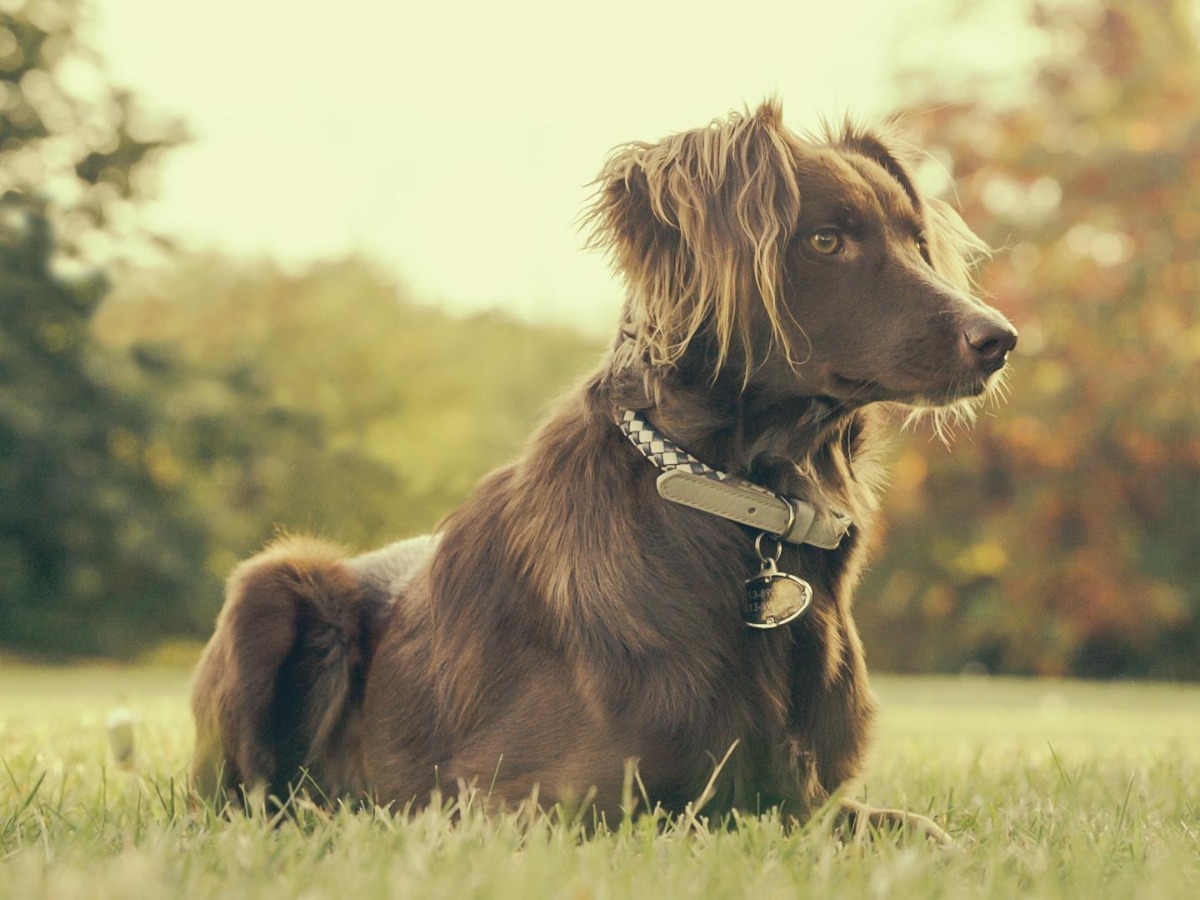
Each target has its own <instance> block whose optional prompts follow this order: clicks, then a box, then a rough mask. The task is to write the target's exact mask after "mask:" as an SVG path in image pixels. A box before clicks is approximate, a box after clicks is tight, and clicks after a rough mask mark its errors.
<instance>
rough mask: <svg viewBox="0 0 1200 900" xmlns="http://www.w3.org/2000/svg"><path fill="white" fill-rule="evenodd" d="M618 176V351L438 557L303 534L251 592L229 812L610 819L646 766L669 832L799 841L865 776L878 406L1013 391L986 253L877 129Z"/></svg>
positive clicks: (215, 774)
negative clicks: (835, 797)
mask: <svg viewBox="0 0 1200 900" xmlns="http://www.w3.org/2000/svg"><path fill="white" fill-rule="evenodd" d="M598 184H599V190H598V193H597V199H596V202H595V206H594V208H593V209H592V211H591V218H590V221H591V224H592V225H593V227H594V241H593V243H594V244H595V245H597V246H599V247H602V248H604V249H607V250H608V251H609V252H610V253H611V256H612V258H613V261H614V264H615V265H616V267H617V269H618V270H619V271H620V273H621V274H622V275H623V276H624V278H625V281H626V283H627V285H628V290H629V294H628V300H627V302H626V307H625V313H624V322H623V326H622V329H621V332H620V335H619V337H618V338H617V340H616V342H615V346H614V347H613V349H612V351H611V352H610V353H609V354H608V355H607V356H606V357H605V359H604V360H603V362H602V364H601V365H600V368H599V370H598V371H597V372H596V374H594V375H593V376H592V377H591V378H590V379H588V380H587V382H586V383H585V384H584V385H583V386H582V387H581V388H580V389H578V390H576V391H574V392H573V393H572V394H571V395H569V396H568V397H567V399H566V401H565V402H564V403H563V404H562V406H561V407H560V408H559V409H558V411H557V412H556V413H555V414H554V415H553V416H552V418H551V419H550V420H549V422H547V424H546V425H544V426H543V427H542V429H541V430H540V431H539V432H538V433H537V434H536V435H535V436H534V438H533V440H532V442H531V444H530V446H529V448H528V449H527V451H526V452H525V454H524V455H523V456H522V457H521V458H520V459H519V460H518V461H517V462H516V463H514V464H513V465H510V466H507V467H505V468H503V469H500V470H498V471H496V472H494V473H492V474H491V475H490V476H488V477H487V478H485V479H484V481H483V482H482V484H481V485H480V486H479V488H478V490H477V491H476V492H475V494H474V496H473V497H471V498H470V499H469V500H468V501H467V502H466V503H465V504H464V505H463V506H462V507H461V508H459V509H458V510H457V511H456V512H454V513H453V514H451V515H450V517H449V518H448V519H447V520H446V522H445V523H444V525H443V526H442V528H441V530H440V534H439V535H438V536H437V537H436V538H418V539H415V540H413V541H407V542H402V543H400V544H396V545H393V546H392V547H389V548H385V549H384V550H381V551H378V552H377V553H374V554H370V555H368V556H364V557H358V558H355V559H346V558H344V557H343V556H342V555H341V554H340V553H339V552H338V551H337V550H336V549H334V548H331V547H329V546H327V545H325V544H322V543H319V542H317V541H313V540H308V539H286V540H283V541H280V542H278V543H277V544H275V545H274V546H272V547H271V548H269V549H268V550H266V551H265V552H264V553H262V554H260V555H259V556H257V557H255V558H253V559H251V560H249V561H248V562H246V563H244V564H242V565H241V566H240V567H239V568H238V569H237V570H236V571H235V572H234V574H233V577H232V578H231V580H230V584H229V590H228V595H227V598H226V603H225V608H224V610H223V611H222V613H221V617H220V619H219V621H218V624H217V631H216V634H215V635H214V636H213V639H212V641H211V643H210V644H209V647H208V650H207V652H206V654H205V656H204V659H203V660H202V661H201V663H200V667H199V671H198V673H197V676H196V682H195V687H194V691H193V709H194V713H195V717H196V725H197V745H196V760H195V776H196V779H197V785H198V787H199V789H200V790H201V791H203V792H205V793H206V794H208V795H210V796H215V797H226V798H229V799H231V800H233V801H235V802H236V801H237V800H238V799H239V797H240V789H242V788H244V787H250V786H254V785H258V784H265V785H266V786H267V789H268V791H270V792H271V793H273V794H274V795H276V796H279V797H286V796H287V795H288V792H289V790H291V789H292V788H293V787H294V786H295V785H296V784H297V783H299V781H300V779H301V776H302V773H307V775H308V777H309V778H311V780H312V783H314V784H315V785H317V786H318V787H319V789H320V792H321V793H322V794H324V795H325V796H326V797H338V796H360V797H361V796H369V797H370V798H372V799H374V800H375V801H377V802H380V803H384V804H391V805H393V806H402V805H404V804H406V803H408V802H410V801H413V802H416V803H418V804H420V803H423V802H427V800H428V798H429V797H430V794H431V792H432V791H433V789H434V788H435V786H438V785H440V786H441V788H442V790H443V792H446V791H451V792H453V791H454V790H455V789H456V785H462V784H470V783H472V782H477V783H478V784H480V785H481V786H483V787H487V786H489V785H490V786H491V788H490V796H491V798H492V799H493V800H495V801H499V802H501V803H515V802H519V801H520V800H522V799H523V798H526V797H528V796H529V795H530V793H531V791H532V790H533V789H534V788H535V786H536V787H537V789H538V790H539V792H540V793H539V796H540V798H541V801H542V802H543V803H553V802H555V801H558V800H563V799H575V800H579V799H581V798H584V797H588V796H590V797H591V798H592V799H593V800H594V803H595V805H596V807H597V808H598V809H599V810H600V811H601V812H604V813H607V814H608V815H609V816H610V817H611V816H613V815H619V814H620V812H621V810H620V809H619V804H620V801H621V795H622V782H623V777H624V773H625V767H626V761H627V760H630V759H633V760H636V761H637V766H638V773H639V775H640V779H641V782H642V783H643V784H644V786H645V791H646V794H647V796H648V797H649V799H650V801H651V802H653V803H656V804H661V805H662V807H663V808H664V809H667V810H680V809H682V808H684V807H685V806H686V805H687V804H688V803H689V802H692V801H695V800H697V799H698V798H699V797H700V796H701V794H702V792H704V794H705V798H706V800H707V801H708V802H709V803H710V804H711V805H710V806H709V807H708V809H709V810H710V811H719V810H722V809H733V808H738V809H749V810H757V809H764V808H767V807H770V806H779V807H781V808H782V809H783V810H784V812H785V813H786V814H790V815H792V816H794V817H798V818H802V817H805V816H807V815H809V814H810V813H811V812H812V810H813V809H814V808H815V807H817V806H818V805H820V804H822V803H824V802H825V801H826V800H828V799H829V798H830V796H831V794H833V792H835V791H836V790H837V789H838V788H839V786H841V785H842V784H844V783H845V782H846V781H847V780H848V779H850V778H852V777H854V776H855V775H856V773H857V772H858V770H859V766H860V763H861V760H862V757H863V751H864V748H865V746H866V743H867V738H868V727H869V724H870V721H871V716H872V700H871V694H870V691H869V689H868V686H867V672H866V667H865V665H864V661H863V650H862V646H861V643H860V641H859V638H858V634H857V632H856V630H855V626H854V621H853V619H852V618H851V613H850V600H851V591H852V589H853V586H854V583H855V581H856V579H857V577H858V574H859V571H860V568H861V566H862V564H863V551H864V547H865V546H866V544H867V543H868V534H869V532H870V530H871V522H872V519H873V517H874V514H875V510H876V507H877V505H878V491H879V486H880V482H881V470H880V464H879V462H878V460H877V458H876V447H877V446H878V443H879V438H878V437H877V434H876V431H877V425H876V417H875V409H876V408H877V404H879V403H880V402H881V401H883V402H890V403H900V404H906V405H910V406H918V407H940V408H950V409H961V408H962V407H963V406H964V405H969V403H970V400H971V398H977V397H980V396H981V395H983V394H984V393H985V392H986V391H987V390H988V389H989V387H990V385H991V383H992V382H993V381H994V380H995V378H994V376H995V375H996V373H997V372H998V371H999V370H1000V369H1001V368H1002V367H1003V366H1004V363H1005V359H1006V355H1007V353H1008V351H1009V350H1010V349H1012V347H1013V346H1014V344H1015V343H1016V332H1015V331H1014V330H1013V328H1012V327H1011V326H1010V325H1009V324H1008V322H1007V321H1005V319H1004V318H1003V317H1002V316H1001V315H1000V314H999V313H997V312H995V311H994V310H992V309H990V308H989V307H987V306H985V305H984V304H983V303H981V302H980V301H978V300H976V299H974V298H973V297H972V296H971V295H970V293H969V286H968V283H967V269H968V264H969V262H970V260H969V259H968V256H969V254H971V253H973V252H975V251H977V250H979V249H981V247H980V244H979V242H978V241H977V240H976V239H974V238H973V236H972V235H971V234H970V232H969V231H967V229H966V227H965V226H964V225H963V224H962V222H961V220H959V219H958V217H957V216H956V215H955V214H954V213H953V212H951V211H950V210H949V209H948V208H947V207H946V206H945V205H944V204H942V203H940V202H939V201H937V200H932V199H928V198H925V197H922V196H921V194H920V192H919V191H918V190H917V189H916V187H915V186H914V184H913V181H912V179H911V177H910V176H909V174H908V172H907V170H906V168H905V166H904V165H903V164H902V162H901V161H900V160H899V159H898V158H897V156H896V154H895V153H894V152H893V151H892V149H890V148H889V146H888V145H887V144H886V143H885V142H884V141H883V140H881V139H880V138H879V137H876V136H875V135H873V134H871V133H869V132H865V131H861V130H855V129H853V128H847V129H845V130H844V131H843V132H841V133H838V134H831V135H829V136H827V137H826V138H823V139H821V140H819V141H816V140H805V139H801V138H799V137H797V136H796V135H794V134H792V133H791V132H789V131H787V130H786V129H785V128H784V127H783V125H782V124H781V121H780V111H779V108H778V106H777V105H776V104H774V103H767V104H765V105H763V106H762V107H761V108H760V109H758V110H757V111H756V112H754V113H753V114H747V115H733V116H731V117H729V118H728V119H727V120H725V121H721V122H716V123H714V124H712V125H711V126H709V127H707V128H701V129H697V130H695V131H689V132H686V133H683V134H679V135H675V136H673V137H670V138H668V139H666V140H664V141H662V142H661V143H658V144H631V145H628V146H625V147H623V148H619V149H618V151H617V152H616V153H615V154H614V155H613V156H612V157H611V158H610V160H609V162H608V164H607V165H606V167H605V169H604V171H603V172H602V173H601V176H600V179H599V181H598ZM635 444H641V445H642V449H641V450H639V449H638V447H636V446H635ZM685 450H686V453H684V451H685ZM688 454H690V455H688ZM714 469H715V470H719V471H720V473H724V476H725V477H722V475H721V474H718V473H717V472H714V471H713V470H714ZM697 473H698V474H697ZM751 483H752V484H753V485H757V486H758V487H757V488H756V487H753V486H751ZM714 485H715V487H714ZM761 488H765V489H767V490H766V491H762V490H761ZM756 498H757V499H756ZM764 517H765V518H764ZM772 517H774V518H772ZM756 576H757V577H756ZM747 623H749V625H748V624H747ZM750 626H753V627H750ZM772 626H777V627H772ZM726 754H728V758H727V759H725V757H726ZM723 759H725V763H724V765H723V766H720V767H719V772H716V769H717V768H718V767H717V765H716V763H717V761H720V760H723ZM715 772H716V774H715V776H714V773H715ZM710 780H711V782H712V783H711V785H710V784H709V782H710ZM706 787H708V788H709V789H708V790H707V791H706ZM846 809H847V812H848V813H849V815H850V817H852V818H855V819H857V820H858V823H859V824H860V825H861V823H863V822H865V821H867V820H870V821H874V822H894V823H898V824H903V823H905V822H907V823H909V824H911V825H913V826H914V827H916V828H918V829H923V830H927V831H929V832H930V833H933V834H940V832H938V830H937V826H935V825H933V823H931V822H928V821H927V820H923V819H919V817H915V816H907V817H906V816H905V815H904V814H902V813H894V812H891V811H881V810H867V809H866V808H865V807H861V806H857V805H854V804H848V805H847V806H846ZM864 812H865V813H869V815H863V813H864Z"/></svg>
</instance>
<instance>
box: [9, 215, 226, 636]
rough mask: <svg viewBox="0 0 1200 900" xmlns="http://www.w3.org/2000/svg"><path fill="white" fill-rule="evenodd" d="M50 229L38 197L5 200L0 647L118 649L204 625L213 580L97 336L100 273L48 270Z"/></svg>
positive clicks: (134, 400)
mask: <svg viewBox="0 0 1200 900" xmlns="http://www.w3.org/2000/svg"><path fill="white" fill-rule="evenodd" d="M50 230H51V228H50V224H49V222H48V220H47V218H46V216H45V214H44V212H43V208H42V206H41V204H39V203H38V202H36V201H33V200H30V199H29V198H23V197H15V198H14V197H12V196H10V197H7V198H5V199H4V200H3V201H0V647H6V648H21V649H23V650H28V651H34V652H49V653H56V654H62V653H65V654H87V653H98V652H105V653H113V654H124V653H129V652H132V651H133V650H134V649H136V648H137V647H138V646H141V645H143V644H144V643H145V642H146V641H147V640H150V639H153V638H154V637H155V636H161V635H167V634H176V633H186V632H191V633H197V632H199V631H200V629H201V627H202V626H203V624H206V623H203V622H202V621H201V620H199V619H198V618H197V612H198V611H199V610H200V609H201V608H202V606H201V604H199V603H198V602H197V601H198V600H199V599H200V598H201V597H202V596H203V594H202V589H203V588H208V589H209V590H210V591H214V592H215V585H212V584H200V583H198V581H199V580H198V579H197V578H196V577H195V576H196V574H197V572H199V571H202V564H203V559H204V554H205V548H206V535H205V533H204V530H203V529H202V528H201V527H200V526H199V525H197V524H196V523H195V521H194V519H193V518H192V517H190V516H189V515H188V507H187V506H186V504H184V503H183V501H182V498H181V496H180V495H179V494H178V492H176V491H174V490H173V488H174V485H173V483H172V479H171V477H170V476H171V470H170V467H169V462H168V461H169V455H170V454H169V451H167V450H166V449H165V448H164V447H162V446H160V445H157V444H155V443H153V442H148V441H147V440H146V435H147V433H148V431H149V427H150V423H151V422H152V414H151V406H150V405H149V404H148V403H146V402H145V401H143V400H142V399H140V398H139V397H138V396H136V395H131V394H129V393H128V392H127V391H125V390H123V389H122V388H121V387H120V386H119V385H118V384H116V383H115V379H116V378H117V376H119V374H120V371H121V366H120V361H119V360H116V359H112V358H107V357H106V356H104V355H102V354H97V353H95V352H94V348H93V347H92V346H91V344H92V341H91V338H90V334H89V330H88V320H89V317H90V316H91V313H92V311H93V310H94V309H95V306H96V303H97V301H98V300H99V298H100V296H101V294H102V292H103V283H102V281H101V279H99V278H98V277H91V278H85V279H80V280H76V281H70V280H67V279H64V278H60V277H56V276H55V275H54V274H53V273H52V272H51V265H52V260H53V254H54V245H53V242H52V240H51V238H50Z"/></svg>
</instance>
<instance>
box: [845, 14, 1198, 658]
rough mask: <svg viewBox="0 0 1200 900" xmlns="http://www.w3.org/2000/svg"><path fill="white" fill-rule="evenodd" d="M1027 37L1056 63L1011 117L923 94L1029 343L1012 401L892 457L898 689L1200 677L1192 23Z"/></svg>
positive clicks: (1006, 108)
mask: <svg viewBox="0 0 1200 900" xmlns="http://www.w3.org/2000/svg"><path fill="white" fill-rule="evenodd" d="M1030 21H1031V24H1032V26H1033V27H1035V28H1037V29H1040V30H1041V31H1042V33H1043V34H1044V35H1045V36H1046V37H1047V38H1048V39H1049V42H1050V46H1051V47H1052V51H1051V52H1050V53H1049V54H1048V55H1047V56H1046V57H1045V58H1044V59H1043V61H1042V62H1041V63H1040V65H1039V67H1038V69H1037V71H1036V76H1035V78H1034V80H1033V82H1032V83H1031V85H1030V86H1029V89H1028V90H1027V91H1024V92H1022V95H1021V96H1020V98H1019V102H1013V103H1011V104H1009V105H1003V104H1001V105H999V106H998V105H997V104H996V103H995V102H994V101H990V102H989V101H985V100H983V99H981V98H982V97H983V96H984V91H983V90H982V88H979V89H977V90H976V91H974V92H972V91H967V92H966V93H962V92H959V93H956V94H951V95H949V96H947V94H946V92H945V91H944V90H943V89H942V88H941V87H940V85H939V84H937V83H935V82H934V80H933V79H932V78H920V79H918V80H917V81H916V82H915V83H914V90H915V91H916V92H917V93H919V94H921V95H922V100H921V102H920V104H919V106H920V107H921V108H922V109H923V110H931V111H922V112H920V113H919V114H914V115H913V116H912V117H911V118H910V119H909V125H910V126H911V128H912V130H913V131H914V132H915V136H916V140H917V142H918V143H920V144H921V145H922V146H924V147H927V148H929V149H930V150H931V151H932V153H933V156H934V158H936V159H939V160H949V161H952V162H951V164H952V167H953V174H954V177H955V180H956V182H957V186H958V188H957V190H958V193H957V198H958V199H959V201H960V202H961V204H962V206H963V208H964V212H965V215H966V218H967V220H968V221H969V222H971V223H972V224H973V225H974V226H975V227H977V228H979V229H980V230H981V231H982V233H983V235H984V237H985V238H986V239H988V240H989V241H990V242H991V243H992V244H993V245H995V246H997V247H999V248H1000V252H999V253H998V255H997V257H996V259H995V260H994V261H993V262H992V263H991V264H990V265H988V266H987V267H986V271H985V273H984V283H983V286H984V288H985V290H986V291H987V292H988V293H989V294H991V295H994V297H995V302H996V303H997V304H998V305H999V306H1001V308H1003V309H1005V310H1006V311H1008V312H1009V313H1010V315H1011V316H1012V318H1013V319H1014V321H1015V322H1016V323H1017V324H1018V327H1019V328H1020V330H1021V333H1022V335H1021V344H1020V346H1019V348H1018V351H1019V352H1018V356H1017V359H1016V360H1015V365H1014V373H1013V379H1012V384H1011V394H1012V401H1011V403H1009V404H1007V405H1006V406H1005V407H1003V408H1002V409H999V410H998V411H996V414H995V415H994V416H990V415H989V416H984V417H983V418H982V419H981V422H980V424H979V425H978V426H977V427H976V428H975V429H974V430H973V432H972V433H971V434H969V435H964V436H963V437H962V438H961V439H960V440H959V441H958V442H957V445H956V446H955V447H954V452H953V453H952V454H945V453H943V452H941V451H940V449H939V448H938V447H937V446H936V445H921V444H919V443H912V444H909V445H908V446H907V447H906V448H905V449H904V451H903V452H902V454H901V457H900V459H899V465H898V478H897V484H896V488H897V490H896V491H895V493H894V495H893V498H892V499H893V509H892V511H891V513H890V516H889V518H890V519H891V522H892V525H893V532H892V534H891V535H890V537H889V544H890V546H889V549H888V551H887V553H886V554H885V561H884V564H883V567H882V568H880V569H879V570H878V571H876V573H875V574H874V576H873V578H872V579H871V581H870V582H869V584H868V588H869V590H870V591H872V592H874V593H876V595H877V596H878V597H879V603H878V606H877V607H875V608H874V609H873V610H872V613H871V614H870V615H869V616H867V617H865V618H867V620H868V621H867V627H866V630H867V632H868V638H869V642H870V644H871V645H872V646H873V648H874V652H875V653H876V655H877V658H878V657H880V656H882V657H883V658H884V661H885V663H888V662H890V663H891V664H893V665H895V666H897V667H909V666H911V667H917V668H919V667H924V666H933V667H936V668H943V669H945V668H956V667H959V666H962V665H965V664H980V663H981V664H983V665H984V666H986V667H987V668H988V669H992V670H1001V671H1014V672H1038V673H1048V674H1062V673H1068V672H1069V673H1076V674H1083V675H1093V676H1097V675H1104V676H1108V675H1155V676H1177V677H1180V676H1186V677H1192V678H1194V677H1198V676H1200V654H1198V653H1197V647H1200V554H1197V553H1196V548H1197V547H1200V516H1197V510H1200V397H1198V395H1197V391H1196V385H1197V383H1200V378H1198V376H1200V318H1198V316H1197V311H1198V307H1200V302H1198V299H1197V298H1198V297H1200V265H1198V263H1197V260H1200V41H1198V37H1197V35H1198V27H1197V26H1198V22H1197V11H1196V8H1195V5H1194V3H1191V2H1187V0H1106V2H1072V3H1050V2H1039V3H1034V4H1032V5H1031V7H1030ZM885 635H887V638H886V640H885V637H884V636H885ZM910 642H911V644H910ZM907 646H917V647H919V648H921V649H920V650H918V651H917V652H915V653H914V652H911V651H908V650H905V649H903V648H905V647H907ZM893 647H895V648H897V649H896V650H895V651H894V652H893V651H891V650H890V649H889V648H893Z"/></svg>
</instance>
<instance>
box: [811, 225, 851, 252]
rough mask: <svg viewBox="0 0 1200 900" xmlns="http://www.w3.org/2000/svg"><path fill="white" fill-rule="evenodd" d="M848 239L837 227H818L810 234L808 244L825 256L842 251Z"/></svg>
mask: <svg viewBox="0 0 1200 900" xmlns="http://www.w3.org/2000/svg"><path fill="white" fill-rule="evenodd" d="M845 243H846V239H845V238H844V237H843V236H842V232H841V231H839V230H838V229H837V228H818V229H817V230H816V231H814V232H813V233H812V234H810V235H809V236H808V246H810V247H812V248H813V249H814V250H816V251H817V252H818V253H820V254H822V255H824V256H833V255H834V254H835V253H841V252H842V247H843V246H844V245H845Z"/></svg>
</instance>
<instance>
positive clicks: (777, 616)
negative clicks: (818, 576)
mask: <svg viewBox="0 0 1200 900" xmlns="http://www.w3.org/2000/svg"><path fill="white" fill-rule="evenodd" d="M810 603H812V586H811V585H810V584H809V583H808V582H807V581H805V580H804V579H802V578H797V577H796V576H795V575H788V574H787V573H786V572H780V571H779V570H778V569H776V568H775V560H773V559H768V560H764V561H763V570H762V572H761V573H760V574H758V575H755V576H754V577H753V578H748V579H746V615H745V622H746V624H747V625H749V626H750V627H751V628H778V627H779V626H780V625H786V624H787V623H788V622H791V621H793V620H795V619H797V618H799V617H800V615H801V614H802V613H803V612H804V611H805V610H806V609H808V605H809V604H810Z"/></svg>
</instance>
